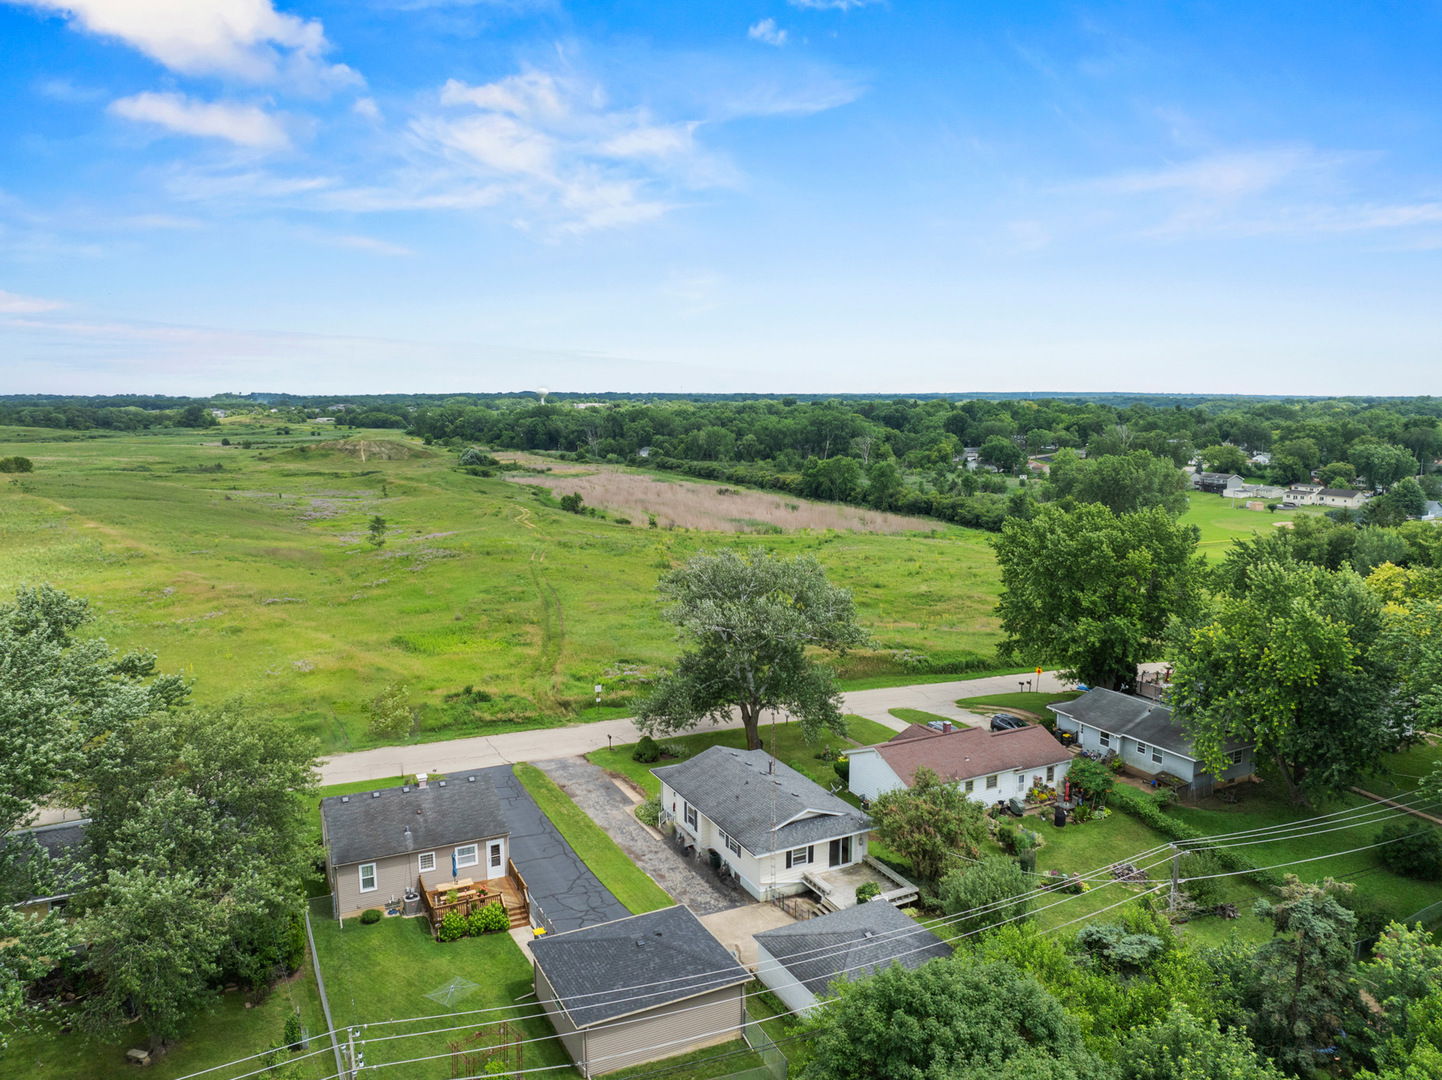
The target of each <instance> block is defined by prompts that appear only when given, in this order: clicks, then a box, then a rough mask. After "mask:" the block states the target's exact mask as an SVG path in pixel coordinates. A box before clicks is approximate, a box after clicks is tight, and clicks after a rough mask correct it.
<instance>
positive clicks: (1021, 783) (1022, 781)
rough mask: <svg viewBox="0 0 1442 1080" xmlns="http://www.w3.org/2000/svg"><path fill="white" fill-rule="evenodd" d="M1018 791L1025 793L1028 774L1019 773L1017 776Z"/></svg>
mask: <svg viewBox="0 0 1442 1080" xmlns="http://www.w3.org/2000/svg"><path fill="white" fill-rule="evenodd" d="M1016 790H1017V791H1025V790H1026V773H1024V772H1019V773H1017V774H1016Z"/></svg>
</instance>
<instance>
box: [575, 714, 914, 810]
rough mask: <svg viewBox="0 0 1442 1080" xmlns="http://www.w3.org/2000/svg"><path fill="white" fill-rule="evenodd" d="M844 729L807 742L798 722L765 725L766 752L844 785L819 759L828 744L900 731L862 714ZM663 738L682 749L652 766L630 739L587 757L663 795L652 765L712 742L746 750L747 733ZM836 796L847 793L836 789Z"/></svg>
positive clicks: (868, 740) (839, 745)
mask: <svg viewBox="0 0 1442 1080" xmlns="http://www.w3.org/2000/svg"><path fill="white" fill-rule="evenodd" d="M846 733H847V738H845V739H843V738H841V737H840V736H837V735H833V734H831V733H830V732H828V733H826V734H825V735H823V736H822V737H821V738H820V739H818V740H817V741H816V742H807V741H806V736H805V734H804V733H803V731H802V728H801V725H800V724H799V723H784V724H775V725H769V724H768V725H764V726H763V727H762V728H761V740H762V743H763V745H764V746H765V748H766V749H767V750H772V749H773V747H774V749H775V754H776V757H777V760H779V761H781V762H784V763H785V764H787V765H790V766H791V767H792V768H793V769H795V770H796V771H797V772H799V773H801V774H802V775H803V776H807V777H810V778H811V779H812V780H814V781H815V782H816V783H818V784H820V785H821V786H822V787H824V788H827V789H828V790H830V789H831V788H832V787H833V786H835V785H836V784H838V783H840V777H838V776H837V775H836V770H835V769H834V768H832V766H831V763H830V762H828V761H820V760H818V759H817V757H816V755H817V753H819V752H822V751H823V749H824V748H825V747H826V746H828V745H829V746H830V747H831V748H832V749H833V750H844V749H846V748H848V747H851V746H869V745H871V744H872V743H878V742H885V741H886V740H887V739H889V738H891V736H893V735H895V734H896V732H894V731H892V730H891V729H890V728H889V727H885V726H883V725H881V724H878V723H876V722H875V721H874V720H868V719H866V717H864V716H847V717H846ZM659 741H660V742H661V743H663V744H665V745H666V746H667V747H675V748H676V749H678V750H680V751H681V753H680V754H678V755H677V756H675V757H667V758H663V759H662V760H660V761H657V762H654V763H652V764H645V763H643V762H640V761H636V760H634V759H633V758H632V757H631V755H632V754H633V753H634V752H635V750H636V744H635V743H626V744H624V745H621V746H614V747H611V748H610V749H607V750H594V751H592V752H591V753H589V754H587V755H586V759H587V760H588V761H590V762H591V763H592V764H593V765H599V766H600V767H601V768H602V769H605V770H606V771H607V772H612V773H616V774H618V775H620V776H624V777H625V778H626V779H628V780H630V781H631V782H632V783H633V784H635V785H636V786H637V787H639V788H641V789H642V790H643V791H645V792H646V794H647V795H659V794H661V781H659V780H657V779H656V778H655V777H654V776H652V775H651V770H652V769H654V768H658V767H660V766H662V765H674V764H676V763H677V762H678V761H685V760H686V759H687V758H689V757H695V756H696V755H697V754H699V753H701V752H702V751H703V750H706V749H707V748H709V747H712V746H733V747H735V748H736V749H738V750H744V749H745V748H746V733H745V732H744V731H741V730H740V729H737V728H728V729H727V730H725V731H703V732H699V733H698V734H695V735H681V736H678V737H676V738H673V739H661V740H659ZM837 794H838V795H840V794H843V793H842V792H837Z"/></svg>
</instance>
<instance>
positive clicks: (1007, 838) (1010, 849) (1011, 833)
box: [996, 821, 1016, 855]
mask: <svg viewBox="0 0 1442 1080" xmlns="http://www.w3.org/2000/svg"><path fill="white" fill-rule="evenodd" d="M996 842H997V843H998V844H1000V845H1001V850H1002V851H1005V852H1007V853H1009V854H1012V855H1015V854H1016V826H1015V825H1013V824H1012V823H1011V822H1009V821H1004V822H1002V823H1001V824H1000V825H998V826H997V827H996Z"/></svg>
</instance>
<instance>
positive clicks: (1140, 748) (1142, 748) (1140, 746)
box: [1137, 742, 1147, 757]
mask: <svg viewBox="0 0 1442 1080" xmlns="http://www.w3.org/2000/svg"><path fill="white" fill-rule="evenodd" d="M1137 753H1138V754H1141V755H1142V757H1146V756H1147V744H1146V743H1144V742H1139V743H1137Z"/></svg>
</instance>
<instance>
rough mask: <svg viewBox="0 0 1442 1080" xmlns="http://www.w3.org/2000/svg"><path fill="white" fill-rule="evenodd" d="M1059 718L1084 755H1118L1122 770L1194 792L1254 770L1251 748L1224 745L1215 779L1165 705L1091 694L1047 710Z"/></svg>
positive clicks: (1112, 692)
mask: <svg viewBox="0 0 1442 1080" xmlns="http://www.w3.org/2000/svg"><path fill="white" fill-rule="evenodd" d="M1047 708H1048V709H1050V710H1051V711H1052V712H1054V713H1056V727H1057V730H1058V731H1070V732H1073V733H1075V734H1076V736H1077V744H1078V745H1079V746H1081V747H1082V748H1083V749H1084V750H1093V751H1096V752H1098V753H1101V754H1106V753H1108V752H1112V753H1115V754H1116V755H1117V757H1118V758H1120V759H1121V762H1122V764H1123V765H1126V766H1128V767H1130V768H1131V769H1132V770H1134V771H1135V772H1139V773H1142V774H1143V775H1146V776H1156V775H1158V774H1160V773H1168V774H1170V775H1171V776H1175V777H1177V778H1178V779H1180V780H1183V781H1186V784H1187V786H1188V787H1190V788H1201V789H1205V788H1206V787H1208V786H1210V785H1211V784H1212V783H1214V782H1217V781H1229V780H1240V779H1242V778H1243V777H1247V776H1250V775H1252V773H1253V771H1254V763H1253V753H1252V746H1251V744H1249V743H1243V742H1235V741H1234V742H1228V743H1226V744H1224V745H1223V750H1224V751H1225V753H1226V755H1227V762H1228V764H1227V767H1226V769H1225V770H1223V771H1222V772H1221V773H1220V774H1219V775H1216V776H1213V775H1212V774H1211V773H1209V772H1208V771H1207V769H1206V766H1205V765H1203V764H1202V762H1201V761H1199V760H1198V759H1197V756H1196V754H1197V751H1196V750H1195V749H1194V748H1193V747H1192V740H1191V739H1190V738H1188V737H1187V733H1186V732H1185V731H1184V730H1183V729H1182V725H1181V724H1180V723H1179V722H1178V721H1177V720H1176V718H1175V717H1173V715H1172V710H1171V709H1170V708H1169V707H1167V706H1166V705H1162V704H1160V703H1159V702H1156V701H1152V700H1150V699H1148V698H1143V697H1132V696H1131V695H1130V694H1119V693H1117V692H1116V691H1115V690H1088V691H1087V692H1086V693H1085V694H1083V695H1082V696H1081V697H1079V698H1077V699H1076V700H1074V701H1059V702H1057V703H1056V704H1054V705H1048V706H1047Z"/></svg>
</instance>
